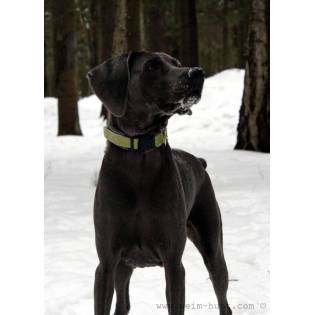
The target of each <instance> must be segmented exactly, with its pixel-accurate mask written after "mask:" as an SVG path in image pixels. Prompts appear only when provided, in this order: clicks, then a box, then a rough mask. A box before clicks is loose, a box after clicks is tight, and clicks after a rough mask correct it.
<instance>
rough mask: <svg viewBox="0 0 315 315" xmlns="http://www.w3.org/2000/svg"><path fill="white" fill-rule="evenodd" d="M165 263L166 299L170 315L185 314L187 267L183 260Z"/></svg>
mask: <svg viewBox="0 0 315 315" xmlns="http://www.w3.org/2000/svg"><path fill="white" fill-rule="evenodd" d="M164 265H165V280H166V299H167V307H168V313H169V314H170V315H183V314H184V310H185V269H184V266H183V264H182V262H181V261H179V262H176V261H174V260H173V261H172V260H169V261H167V262H165V263H164Z"/></svg>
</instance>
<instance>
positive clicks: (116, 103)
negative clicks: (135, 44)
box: [87, 53, 132, 117]
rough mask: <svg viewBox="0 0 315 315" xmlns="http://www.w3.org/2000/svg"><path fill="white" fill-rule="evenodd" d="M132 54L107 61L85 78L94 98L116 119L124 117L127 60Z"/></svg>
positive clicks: (126, 93)
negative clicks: (94, 95)
mask: <svg viewBox="0 0 315 315" xmlns="http://www.w3.org/2000/svg"><path fill="white" fill-rule="evenodd" d="M131 54H132V53H128V54H127V53H126V54H122V55H120V56H118V57H115V58H111V59H108V60H107V61H105V62H104V63H102V64H100V65H99V66H97V67H95V68H93V69H92V70H91V71H89V73H88V75H87V77H88V79H89V82H90V86H91V88H92V90H93V91H94V93H95V94H96V96H97V97H98V98H99V99H100V100H101V102H102V103H103V105H104V106H105V107H106V109H107V110H108V111H109V112H111V113H112V114H113V115H114V116H116V117H122V116H124V114H125V112H126V107H127V98H128V83H129V79H130V71H129V58H130V56H131Z"/></svg>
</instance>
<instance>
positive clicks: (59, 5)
mask: <svg viewBox="0 0 315 315" xmlns="http://www.w3.org/2000/svg"><path fill="white" fill-rule="evenodd" d="M53 19H54V39H55V40H54V42H55V53H54V56H55V73H56V90H57V98H58V123H59V126H58V135H59V136H61V135H82V132H81V128H80V123H79V113H78V103H77V99H78V91H77V83H76V58H75V51H76V44H77V43H76V30H75V27H76V4H75V0H67V1H62V0H54V1H53Z"/></svg>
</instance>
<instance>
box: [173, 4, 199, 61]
mask: <svg viewBox="0 0 315 315" xmlns="http://www.w3.org/2000/svg"><path fill="white" fill-rule="evenodd" d="M177 5H178V14H179V36H180V50H179V56H180V61H181V63H182V64H183V65H184V66H189V67H194V66H197V65H198V25H197V16H196V1H195V0H178V3H177Z"/></svg>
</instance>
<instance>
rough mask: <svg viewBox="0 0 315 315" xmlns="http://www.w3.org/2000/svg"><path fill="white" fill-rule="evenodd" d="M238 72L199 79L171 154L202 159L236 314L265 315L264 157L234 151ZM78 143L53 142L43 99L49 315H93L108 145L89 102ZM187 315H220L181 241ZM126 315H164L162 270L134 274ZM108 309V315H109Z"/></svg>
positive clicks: (173, 124)
mask: <svg viewBox="0 0 315 315" xmlns="http://www.w3.org/2000/svg"><path fill="white" fill-rule="evenodd" d="M243 78H244V71H243V70H238V69H233V70H226V71H224V72H221V73H219V74H217V75H215V76H213V77H211V78H208V79H207V80H206V81H205V86H204V92H203V97H202V100H201V101H200V103H199V104H198V105H195V106H193V107H192V111H193V115H192V116H188V115H185V116H178V115H176V116H174V117H173V118H171V120H170V123H169V128H168V135H169V142H170V144H171V146H172V147H178V148H181V149H184V150H187V151H189V152H191V153H193V154H195V155H197V156H200V157H203V158H205V159H206V160H207V163H208V167H207V170H208V172H209V174H210V176H211V179H212V182H213V184H214V189H215V192H216V196H217V199H218V202H219V205H220V207H221V212H222V218H223V225H224V226H223V228H224V249H225V256H226V260H227V264H228V269H229V273H230V283H229V291H228V298H229V303H230V306H231V307H232V309H233V313H234V314H238V315H241V314H242V315H253V314H267V312H268V311H269V155H267V154H262V153H254V152H243V151H234V150H233V145H234V144H235V140H236V126H237V121H238V112H239V107H240V103H241V96H242V89H243ZM79 111H80V121H81V127H82V131H83V133H84V137H73V136H66V137H56V133H57V106H56V100H55V99H53V98H46V99H45V306H46V312H45V314H46V315H61V314H62V315H83V314H84V315H86V314H93V281H94V270H95V267H96V266H97V263H98V260H97V255H96V251H95V246H94V231H93V221H92V209H93V197H94V190H95V181H96V177H97V173H98V169H99V167H100V164H101V160H102V157H103V151H104V147H105V140H104V138H103V131H102V126H103V122H102V121H101V120H100V119H99V111H100V103H99V101H98V100H97V99H96V97H95V96H91V97H88V98H84V99H82V100H81V101H80V102H79ZM183 263H184V266H185V269H186V312H185V314H186V315H193V314H198V315H199V314H218V310H217V305H216V303H217V301H216V298H215V295H214V292H213V288H212V285H211V283H210V280H209V278H208V275H207V272H206V269H205V267H204V265H203V262H202V259H201V257H200V255H199V253H198V252H197V250H196V249H195V248H194V246H193V245H192V243H191V242H190V241H187V244H186V248H185V252H184V256H183ZM130 298H131V311H130V314H131V315H135V314H156V315H158V314H167V311H166V309H165V308H166V306H165V303H166V299H165V280H164V269H163V268H160V267H154V268H144V269H140V268H139V269H136V270H135V272H134V273H133V276H132V279H131V284H130ZM114 303H115V298H114V300H113V306H112V311H111V314H113V312H114Z"/></svg>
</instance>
